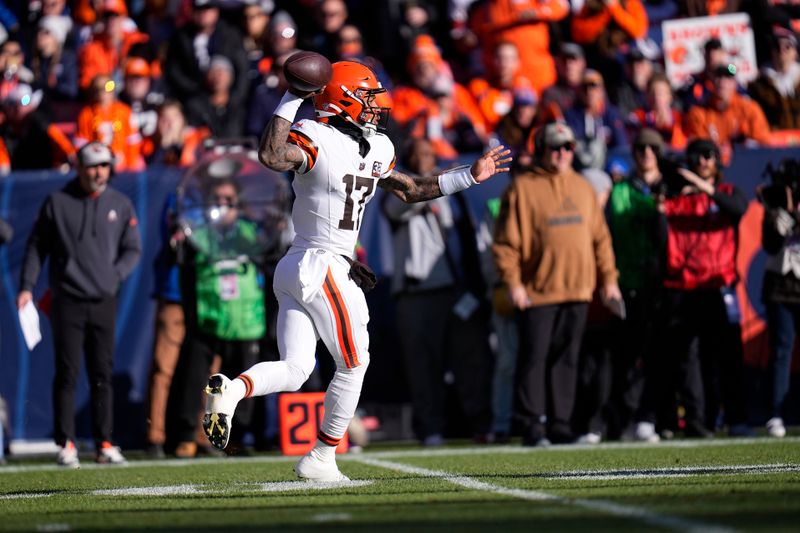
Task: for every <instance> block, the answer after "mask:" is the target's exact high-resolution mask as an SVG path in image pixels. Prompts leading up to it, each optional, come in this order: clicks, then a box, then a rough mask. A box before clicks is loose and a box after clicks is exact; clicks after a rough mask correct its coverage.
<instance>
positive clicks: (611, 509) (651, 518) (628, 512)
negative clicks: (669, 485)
mask: <svg viewBox="0 0 800 533" xmlns="http://www.w3.org/2000/svg"><path fill="white" fill-rule="evenodd" d="M352 460H353V461H355V462H359V463H363V464H366V465H369V466H375V467H378V468H385V469H387V470H394V471H396V472H402V473H405V474H411V475H415V476H422V477H431V478H439V479H443V480H445V481H448V482H450V483H453V484H455V485H459V486H461V487H464V488H467V489H470V490H477V491H482V492H489V493H492V494H499V495H502V496H510V497H512V498H519V499H522V500H528V501H537V502H541V501H551V502H555V503H560V504H564V505H573V506H576V507H583V508H585V509H591V510H594V511H598V512H602V513H606V514H611V515H614V516H621V517H625V518H632V519H636V520H639V521H640V522H644V523H645V524H648V525H651V526H657V527H663V528H670V529H677V530H681V531H691V532H696V533H701V532H703V533H707V532H714V533H728V532H732V531H734V530H733V529H731V528H727V527H723V526H718V525H716V524H709V523H707V522H701V521H698V520H688V519H685V518H679V517H676V516H667V515H662V514H657V513H651V512H650V511H648V510H646V509H643V508H641V507H634V506H630V505H622V504H618V503H615V502H610V501H606V500H586V499H581V498H565V497H563V496H558V495H556V494H550V493H547V492H542V491H538V490H526V489H511V488H507V487H502V486H499V485H495V484H492V483H486V482H484V481H479V480H477V479H473V478H471V477H467V476H462V475H458V474H453V473H450V472H445V471H441V470H429V469H427V468H420V467H417V466H411V465H406V464H402V463H396V462H393V461H385V460H381V459H375V458H373V457H366V456H361V457H358V458H355V457H354V458H353V459H352Z"/></svg>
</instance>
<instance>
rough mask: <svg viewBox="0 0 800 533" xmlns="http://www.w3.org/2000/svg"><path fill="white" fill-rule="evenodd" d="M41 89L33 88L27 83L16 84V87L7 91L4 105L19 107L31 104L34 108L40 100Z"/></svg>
mask: <svg viewBox="0 0 800 533" xmlns="http://www.w3.org/2000/svg"><path fill="white" fill-rule="evenodd" d="M42 96H43V94H42V91H41V90H40V89H37V90H35V91H34V90H33V87H31V86H30V85H28V84H27V83H20V84H17V86H16V87H14V88H13V89H11V90H10V91H9V92H8V95H7V96H6V98H5V100H4V101H3V102H4V103H5V104H6V105H17V106H20V107H27V106H31V107H32V108H33V109H36V108H37V107H38V106H39V104H40V103H41V102H42Z"/></svg>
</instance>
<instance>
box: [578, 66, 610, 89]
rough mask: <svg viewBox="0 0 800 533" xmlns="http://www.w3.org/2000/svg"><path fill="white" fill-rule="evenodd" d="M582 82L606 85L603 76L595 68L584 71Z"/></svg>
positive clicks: (584, 83)
mask: <svg viewBox="0 0 800 533" xmlns="http://www.w3.org/2000/svg"><path fill="white" fill-rule="evenodd" d="M581 84H583V85H590V84H592V85H601V86H602V85H605V84H604V83H603V76H602V75H601V74H600V73H599V72H597V71H596V70H594V69H590V68H587V69H586V71H585V72H584V73H583V78H582V79H581Z"/></svg>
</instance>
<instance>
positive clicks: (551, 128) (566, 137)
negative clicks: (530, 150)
mask: <svg viewBox="0 0 800 533" xmlns="http://www.w3.org/2000/svg"><path fill="white" fill-rule="evenodd" d="M574 142H575V134H574V133H573V132H572V129H571V128H570V127H569V126H567V125H566V124H564V123H563V122H551V123H550V124H548V125H546V126H545V127H544V143H545V145H546V146H561V145H563V144H566V143H574Z"/></svg>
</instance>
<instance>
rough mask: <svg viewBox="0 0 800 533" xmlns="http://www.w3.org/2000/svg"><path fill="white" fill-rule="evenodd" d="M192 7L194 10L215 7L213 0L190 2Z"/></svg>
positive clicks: (194, 0)
mask: <svg viewBox="0 0 800 533" xmlns="http://www.w3.org/2000/svg"><path fill="white" fill-rule="evenodd" d="M192 7H193V8H195V9H208V8H212V7H217V2H216V1H215V0H192Z"/></svg>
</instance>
